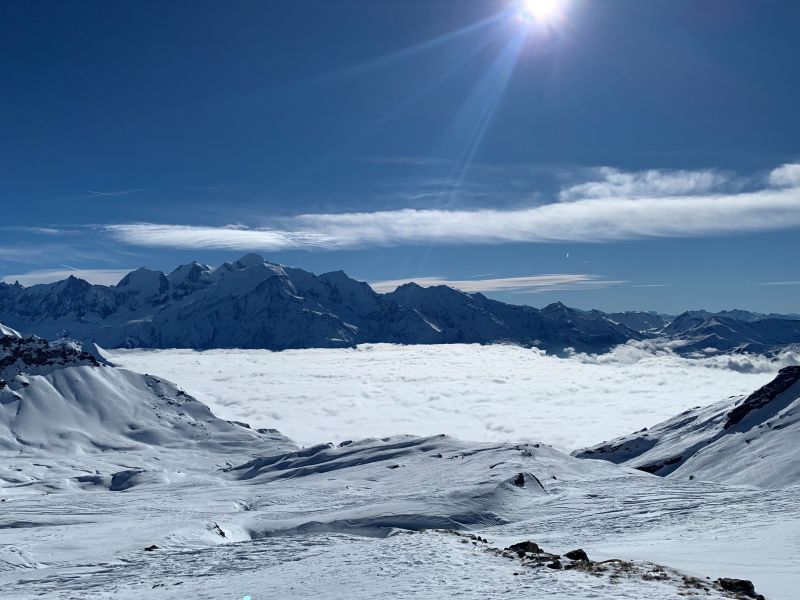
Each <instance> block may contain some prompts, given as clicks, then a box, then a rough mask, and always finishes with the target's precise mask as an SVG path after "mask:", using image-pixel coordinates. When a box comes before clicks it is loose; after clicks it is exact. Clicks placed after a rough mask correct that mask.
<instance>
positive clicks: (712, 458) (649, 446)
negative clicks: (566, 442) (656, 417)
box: [575, 366, 800, 488]
mask: <svg viewBox="0 0 800 600" xmlns="http://www.w3.org/2000/svg"><path fill="white" fill-rule="evenodd" d="M798 441H800V366H796V367H786V368H784V369H782V370H781V371H780V373H779V374H778V376H777V377H776V378H775V380H773V381H772V382H771V383H769V384H767V385H765V386H764V387H762V388H760V389H759V390H757V391H755V392H753V393H752V394H750V395H749V396H746V397H739V398H731V399H728V400H724V401H722V402H719V403H717V404H713V405H711V406H706V407H702V408H695V409H691V410H688V411H686V412H684V413H681V414H680V415H678V416H676V417H674V418H672V419H669V420H667V421H664V422H663V423H659V424H658V425H655V426H654V427H652V428H650V429H649V430H648V429H646V430H642V431H638V432H636V433H634V434H631V435H628V436H624V437H621V438H618V439H616V440H612V441H610V442H605V443H603V444H600V445H598V446H594V447H592V448H588V449H585V450H580V451H578V452H576V453H575V455H576V456H578V457H579V458H594V459H603V460H608V461H611V462H613V463H617V464H623V465H625V466H629V467H634V468H637V469H639V470H642V471H646V472H648V473H654V474H656V475H663V476H667V477H671V478H679V479H686V478H696V479H700V480H707V481H716V482H724V483H735V484H745V485H755V486H760V487H766V488H781V487H788V486H794V485H800V462H798V461H797V443H798Z"/></svg>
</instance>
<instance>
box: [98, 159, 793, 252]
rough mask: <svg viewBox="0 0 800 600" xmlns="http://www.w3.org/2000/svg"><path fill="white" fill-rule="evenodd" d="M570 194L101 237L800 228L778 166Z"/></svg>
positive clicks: (171, 240) (546, 235)
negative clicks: (752, 177) (755, 179)
mask: <svg viewBox="0 0 800 600" xmlns="http://www.w3.org/2000/svg"><path fill="white" fill-rule="evenodd" d="M599 174H600V179H598V180H596V181H592V182H587V183H585V184H580V185H578V186H573V187H571V188H568V189H567V190H565V191H564V192H563V193H562V199H563V200H569V201H562V202H554V203H551V204H545V205H537V206H532V207H529V208H520V209H515V210H498V209H482V210H441V209H402V210H387V211H377V212H353V213H339V214H332V213H329V214H325V213H322V214H305V215H299V216H296V217H293V218H289V219H283V220H282V221H281V222H280V223H279V224H277V226H275V227H272V228H260V229H259V228H247V227H241V226H226V227H201V226H192V225H161V224H153V223H131V224H120V225H110V226H107V227H106V231H108V232H109V233H111V234H112V235H114V236H115V237H117V238H118V239H120V240H122V241H124V242H126V243H129V244H135V245H144V246H156V247H171V248H184V249H192V248H211V249H226V250H273V251H275V250H292V249H328V250H335V249H345V248H357V247H364V246H391V245H402V244H500V243H509V242H537V243H547V242H609V241H615V240H627V239H640V238H652V237H675V238H680V237H697V236H708V235H720V234H728V233H737V232H753V231H767V230H777V229H785V228H792V227H798V226H800V164H796V165H783V166H781V167H779V168H777V169H775V170H774V171H772V172H771V173H770V175H769V178H768V179H769V186H768V187H764V188H762V189H758V190H754V191H746V192H736V193H731V192H721V191H714V190H716V189H717V188H718V187H719V186H721V185H723V184H725V183H726V182H729V180H728V179H726V178H725V177H724V176H721V175H718V174H716V173H714V172H710V171H698V172H691V171H680V172H667V173H664V172H660V171H647V172H644V173H622V172H619V171H615V170H613V169H605V170H600V171H599Z"/></svg>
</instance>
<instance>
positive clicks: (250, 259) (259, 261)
mask: <svg viewBox="0 0 800 600" xmlns="http://www.w3.org/2000/svg"><path fill="white" fill-rule="evenodd" d="M265 262H267V260H266V259H265V258H264V257H263V256H261V255H260V254H255V253H254V252H251V253H250V254H245V255H244V256H243V257H242V258H240V259H239V260H237V261H236V264H238V265H241V266H243V267H245V268H247V267H256V266H258V265H263V264H264V263H265Z"/></svg>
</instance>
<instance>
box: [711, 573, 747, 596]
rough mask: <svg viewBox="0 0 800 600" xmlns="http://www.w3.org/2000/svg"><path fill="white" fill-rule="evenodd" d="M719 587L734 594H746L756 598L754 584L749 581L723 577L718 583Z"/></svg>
mask: <svg viewBox="0 0 800 600" xmlns="http://www.w3.org/2000/svg"><path fill="white" fill-rule="evenodd" d="M716 583H717V585H719V587H721V588H722V589H723V590H725V591H726V592H734V593H736V594H744V595H745V596H748V597H750V598H756V597H757V594H756V588H755V586H754V585H753V582H752V581H750V580H748V579H731V578H728V577H721V578H719V579H717V581H716Z"/></svg>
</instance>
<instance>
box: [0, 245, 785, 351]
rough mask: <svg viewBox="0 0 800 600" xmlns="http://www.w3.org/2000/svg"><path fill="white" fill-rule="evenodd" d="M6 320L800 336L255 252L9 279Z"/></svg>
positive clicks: (307, 334) (277, 340) (283, 334)
mask: <svg viewBox="0 0 800 600" xmlns="http://www.w3.org/2000/svg"><path fill="white" fill-rule="evenodd" d="M0 321H2V322H4V323H6V324H8V325H9V326H11V327H14V328H15V329H17V330H19V331H24V332H26V333H31V334H36V335H39V336H42V337H46V338H50V339H63V338H69V339H75V340H79V341H81V342H89V343H96V344H98V345H100V346H103V347H106V348H120V347H142V348H170V347H174V348H195V349H209V348H233V347H236V348H264V349H271V350H284V349H290V348H336V347H351V346H354V345H357V344H362V343H380V342H386V343H400V344H443V343H480V344H489V343H514V344H520V345H524V346H535V347H538V348H541V349H543V350H546V351H548V352H551V353H562V352H565V351H572V350H574V351H577V352H588V353H602V352H606V351H608V350H609V349H611V348H613V347H614V346H616V345H618V344H624V343H626V342H628V341H630V340H642V339H646V338H666V339H669V340H673V341H676V342H678V344H676V348H677V349H678V350H679V351H682V352H685V353H690V352H704V353H709V352H744V351H746V352H756V353H771V352H775V351H778V350H780V349H782V348H784V347H786V346H787V345H792V344H797V343H800V317H798V316H797V315H764V314H759V313H752V312H749V311H742V310H735V311H723V312H721V313H709V312H706V311H690V312H686V313H683V314H681V315H678V316H676V317H673V316H669V315H662V314H657V313H651V312H625V313H603V312H601V311H597V310H591V311H583V310H578V309H574V308H569V307H567V306H564V305H563V304H561V303H555V304H551V305H549V306H546V307H544V308H542V309H536V308H533V307H530V306H519V305H513V304H506V303H503V302H499V301H497V300H492V299H490V298H487V297H486V296H484V295H483V294H480V293H475V294H468V293H465V292H461V291H459V290H456V289H454V288H451V287H447V286H434V287H422V286H420V285H417V284H415V283H408V284H405V285H402V286H400V287H399V288H397V289H396V290H395V291H393V292H390V293H386V294H381V293H377V292H375V291H374V290H373V289H372V288H371V287H370V286H369V285H368V284H367V283H364V282H360V281H356V280H355V279H352V278H350V277H348V276H347V275H346V274H345V273H344V272H342V271H334V272H331V273H325V274H322V275H314V274H312V273H309V272H307V271H304V270H302V269H298V268H293V267H286V266H283V265H279V264H275V263H271V262H268V261H266V260H265V259H264V258H263V257H261V256H258V255H255V254H248V255H247V256H244V257H242V258H241V259H239V260H237V261H235V262H232V263H231V262H226V263H225V264H223V265H221V266H219V267H216V268H212V267H210V266H208V265H204V264H200V263H198V262H193V263H190V264H186V265H182V266H179V267H178V268H176V269H175V270H174V271H172V272H171V273H169V274H165V273H162V272H160V271H153V270H150V269H146V268H141V269H138V270H136V271H133V272H131V273H129V274H128V275H126V276H125V277H124V278H123V279H122V280H121V281H120V282H119V283H118V284H117V285H114V286H104V285H92V284H90V283H88V282H86V281H83V280H81V279H78V278H76V277H69V278H68V279H65V280H63V281H59V282H56V283H51V284H40V285H34V286H30V287H24V286H22V285H20V284H19V283H14V284H6V283H0Z"/></svg>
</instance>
